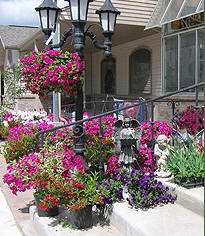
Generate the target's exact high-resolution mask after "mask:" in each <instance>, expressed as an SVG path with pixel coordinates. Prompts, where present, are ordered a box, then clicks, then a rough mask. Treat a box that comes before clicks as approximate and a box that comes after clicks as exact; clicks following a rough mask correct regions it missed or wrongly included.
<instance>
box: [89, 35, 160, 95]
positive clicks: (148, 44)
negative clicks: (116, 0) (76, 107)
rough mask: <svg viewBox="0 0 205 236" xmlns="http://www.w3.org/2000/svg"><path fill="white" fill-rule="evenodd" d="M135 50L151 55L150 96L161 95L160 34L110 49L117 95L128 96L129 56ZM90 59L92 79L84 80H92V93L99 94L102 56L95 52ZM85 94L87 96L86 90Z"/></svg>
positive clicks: (100, 53)
mask: <svg viewBox="0 0 205 236" xmlns="http://www.w3.org/2000/svg"><path fill="white" fill-rule="evenodd" d="M137 48H146V49H149V50H150V51H151V53H152V96H153V97H156V96H159V95H161V93H162V85H161V36H160V34H155V35H153V36H149V37H146V38H142V39H139V40H134V41H132V42H129V43H126V44H121V45H119V46H116V47H113V48H112V53H113V57H114V58H115V59H116V93H117V94H118V95H129V56H130V54H131V53H132V52H133V51H135V50H136V49H137ZM92 58H93V64H92V77H91V78H86V83H87V81H89V80H90V79H92V80H93V81H92V86H93V91H92V92H93V93H94V94H100V91H101V90H100V89H101V88H100V86H101V75H100V64H101V61H102V60H103V54H102V52H97V53H95V54H93V55H92ZM89 83H90V81H89ZM86 93H87V94H88V91H87V90H86Z"/></svg>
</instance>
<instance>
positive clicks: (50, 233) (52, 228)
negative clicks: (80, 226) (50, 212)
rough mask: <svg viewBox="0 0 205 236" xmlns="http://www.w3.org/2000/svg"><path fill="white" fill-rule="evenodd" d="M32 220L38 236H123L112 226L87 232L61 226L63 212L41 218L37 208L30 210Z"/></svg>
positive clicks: (93, 228)
mask: <svg viewBox="0 0 205 236" xmlns="http://www.w3.org/2000/svg"><path fill="white" fill-rule="evenodd" d="M29 214H30V220H31V222H32V225H33V227H34V229H35V231H36V234H37V235H38V236H68V235H72V236H122V234H121V233H120V232H119V231H118V230H116V229H115V228H114V227H113V226H110V225H104V226H100V225H95V226H93V227H92V228H90V229H87V230H72V229H70V228H63V227H62V226H61V225H59V223H58V222H59V221H58V219H59V218H61V217H63V215H64V213H63V212H62V213H61V214H59V216H57V217H39V216H38V214H37V211H36V207H35V206H31V207H30V208H29Z"/></svg>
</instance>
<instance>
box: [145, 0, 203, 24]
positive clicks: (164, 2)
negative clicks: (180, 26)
mask: <svg viewBox="0 0 205 236" xmlns="http://www.w3.org/2000/svg"><path fill="white" fill-rule="evenodd" d="M203 11H204V0H158V3H157V5H156V7H155V9H154V11H153V13H152V15H151V17H150V19H149V22H148V23H147V25H146V27H145V29H150V28H154V27H161V26H162V25H164V24H167V23H169V22H172V21H175V20H179V19H182V18H184V17H187V16H190V15H194V14H197V13H200V12H203Z"/></svg>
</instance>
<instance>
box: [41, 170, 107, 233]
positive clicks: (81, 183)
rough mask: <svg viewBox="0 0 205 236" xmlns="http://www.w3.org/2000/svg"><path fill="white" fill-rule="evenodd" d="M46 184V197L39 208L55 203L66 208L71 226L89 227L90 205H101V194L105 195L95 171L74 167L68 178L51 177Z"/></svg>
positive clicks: (90, 219)
mask: <svg viewBox="0 0 205 236" xmlns="http://www.w3.org/2000/svg"><path fill="white" fill-rule="evenodd" d="M52 180H53V181H52V183H51V184H49V185H48V186H47V190H46V192H47V193H46V198H44V200H43V201H42V202H41V205H40V208H42V209H47V208H48V207H49V208H50V207H52V206H55V205H56V203H57V204H59V205H61V206H64V207H65V208H66V209H67V210H68V215H69V221H70V224H71V225H72V227H74V228H78V229H85V228H89V227H91V226H92V224H93V220H92V206H94V205H96V204H97V205H103V204H104V201H103V200H102V195H103V196H105V195H106V196H107V191H106V190H105V188H104V187H103V186H101V187H100V188H99V187H98V174H97V172H95V173H91V174H87V173H86V172H84V171H83V170H77V169H75V170H74V171H73V172H72V173H71V176H70V177H69V178H63V177H62V176H61V177H60V178H58V179H52Z"/></svg>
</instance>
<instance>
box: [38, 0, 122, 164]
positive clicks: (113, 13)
mask: <svg viewBox="0 0 205 236" xmlns="http://www.w3.org/2000/svg"><path fill="white" fill-rule="evenodd" d="M64 1H67V2H69V6H70V16H71V22H72V27H71V28H67V29H66V30H65V31H64V32H63V34H62V36H61V39H60V42H59V43H58V44H55V45H49V48H60V47H62V46H63V44H64V43H65V42H66V39H67V38H68V37H69V36H72V39H73V46H74V49H75V51H76V53H77V54H78V55H79V56H80V57H81V58H82V59H83V57H84V52H83V49H84V46H85V38H86V37H89V38H90V39H91V41H92V43H93V45H94V46H95V47H96V48H98V49H101V50H104V56H106V57H109V56H111V54H112V53H111V46H112V41H111V37H112V35H113V34H114V29H115V24H116V18H117V15H119V14H120V12H119V11H118V10H117V9H116V8H115V7H114V6H113V5H112V3H111V1H110V0H105V3H104V5H103V6H102V7H101V8H100V9H99V10H97V11H96V13H97V14H99V18H100V23H101V29H102V34H103V35H104V43H103V44H99V43H98V42H97V39H96V35H95V34H94V33H93V32H92V31H91V30H90V29H89V28H90V27H89V28H86V21H87V15H88V8H89V3H90V2H93V0H64ZM35 9H36V11H39V16H40V22H41V29H42V31H43V32H44V34H45V35H47V38H48V37H49V36H50V34H51V32H52V31H53V32H55V27H56V22H57V17H58V13H59V12H60V11H61V10H60V9H59V8H58V7H57V4H56V3H54V2H53V1H52V0H44V1H43V3H42V4H41V5H40V6H39V7H37V8H35ZM83 103H84V102H83V90H82V89H80V90H79V91H78V94H77V98H76V106H75V110H76V112H75V121H80V120H83ZM75 134H76V138H75V147H74V152H75V154H76V155H78V156H80V157H81V159H82V160H84V158H83V157H84V143H83V134H84V131H83V124H80V125H77V126H75ZM84 164H85V165H86V163H84Z"/></svg>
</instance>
